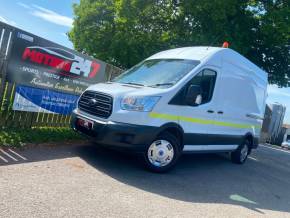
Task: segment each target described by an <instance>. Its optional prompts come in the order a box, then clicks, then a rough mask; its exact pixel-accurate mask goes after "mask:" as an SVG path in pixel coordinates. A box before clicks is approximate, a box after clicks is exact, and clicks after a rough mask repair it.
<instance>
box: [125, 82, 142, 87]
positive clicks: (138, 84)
mask: <svg viewBox="0 0 290 218" xmlns="http://www.w3.org/2000/svg"><path fill="white" fill-rule="evenodd" d="M123 84H130V85H135V86H144V85H143V84H140V83H133V82H128V83H123Z"/></svg>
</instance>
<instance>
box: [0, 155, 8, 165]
mask: <svg viewBox="0 0 290 218" xmlns="http://www.w3.org/2000/svg"><path fill="white" fill-rule="evenodd" d="M0 159H1V160H3V161H4V162H5V163H8V160H6V159H5V158H4V157H2V156H1V155H0Z"/></svg>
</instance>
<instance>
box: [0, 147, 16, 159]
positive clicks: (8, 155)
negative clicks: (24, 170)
mask: <svg viewBox="0 0 290 218" xmlns="http://www.w3.org/2000/svg"><path fill="white" fill-rule="evenodd" d="M0 151H1V152H2V153H3V154H5V155H6V156H7V157H10V158H11V159H12V160H14V161H18V160H17V159H16V158H14V157H12V156H11V155H10V154H8V153H7V152H6V151H4V150H3V149H0Z"/></svg>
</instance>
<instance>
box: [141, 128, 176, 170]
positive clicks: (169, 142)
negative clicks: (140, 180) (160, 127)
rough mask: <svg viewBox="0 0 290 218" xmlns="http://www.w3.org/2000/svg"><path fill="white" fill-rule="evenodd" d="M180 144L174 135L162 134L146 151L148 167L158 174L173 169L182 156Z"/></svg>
mask: <svg viewBox="0 0 290 218" xmlns="http://www.w3.org/2000/svg"><path fill="white" fill-rule="evenodd" d="M180 153H181V152H180V142H179V140H178V139H177V138H176V137H175V136H174V135H172V134H170V133H168V132H164V133H162V134H160V135H159V136H158V137H157V138H156V139H155V140H154V141H153V142H152V143H151V144H150V145H149V146H148V147H147V149H146V151H145V153H144V159H145V165H146V167H147V168H148V169H149V170H151V171H153V172H157V173H162V172H165V171H168V170H169V169H171V168H172V167H173V166H174V165H175V164H176V162H177V159H178V158H179V156H180Z"/></svg>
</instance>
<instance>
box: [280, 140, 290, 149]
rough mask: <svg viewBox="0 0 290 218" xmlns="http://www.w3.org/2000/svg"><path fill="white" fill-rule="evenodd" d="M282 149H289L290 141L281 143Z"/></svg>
mask: <svg viewBox="0 0 290 218" xmlns="http://www.w3.org/2000/svg"><path fill="white" fill-rule="evenodd" d="M281 146H282V147H283V148H287V149H290V140H287V141H285V142H282V145H281Z"/></svg>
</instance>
